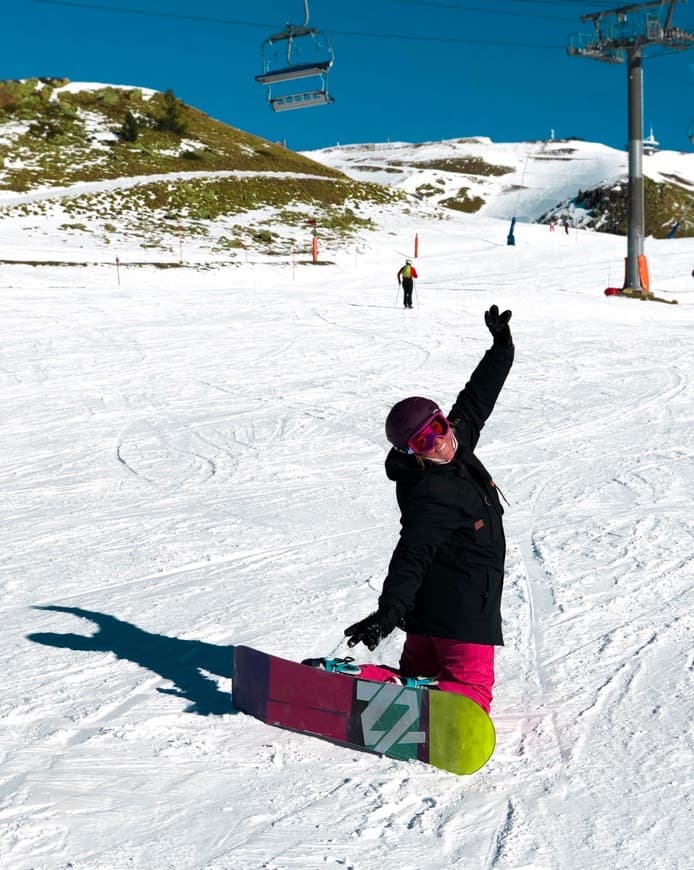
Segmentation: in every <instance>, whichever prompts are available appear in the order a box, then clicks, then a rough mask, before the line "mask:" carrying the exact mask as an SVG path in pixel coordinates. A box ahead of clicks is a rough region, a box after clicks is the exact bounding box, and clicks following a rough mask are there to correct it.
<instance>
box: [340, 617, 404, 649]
mask: <svg viewBox="0 0 694 870" xmlns="http://www.w3.org/2000/svg"><path fill="white" fill-rule="evenodd" d="M399 622H400V615H399V614H398V613H397V611H396V610H395V608H393V607H390V608H388V610H376V611H375V612H374V613H370V614H369V615H368V616H367V617H366V619H360V620H359V622H355V623H354V625H350V627H349V628H346V629H345V637H348V638H349V640H348V641H347V646H348V647H353V646H356V645H357V644H358V643H363V644H364V646H366V647H368V648H369V649H370V650H375V649H376V647H377V646H378V645H379V643H380V642H381V641H382V640H383V638H384V637H387V636H388V635H389V634H390V633H391V631H392V630H393V629H394V628H395V626H396V625H397V624H398V623H399Z"/></svg>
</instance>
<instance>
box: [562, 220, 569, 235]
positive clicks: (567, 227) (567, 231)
mask: <svg viewBox="0 0 694 870" xmlns="http://www.w3.org/2000/svg"><path fill="white" fill-rule="evenodd" d="M562 226H563V227H564V232H565V233H566V235H567V236H568V235H569V222H568V220H567V219H566V218H564V221H563V223H562Z"/></svg>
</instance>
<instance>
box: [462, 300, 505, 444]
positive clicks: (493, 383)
mask: <svg viewBox="0 0 694 870" xmlns="http://www.w3.org/2000/svg"><path fill="white" fill-rule="evenodd" d="M510 319H511V312H510V311H504V312H503V314H499V309H498V308H497V306H496V305H492V306H491V308H490V309H489V311H486V312H485V314H484V321H485V323H486V324H487V328H488V329H489V331H490V332H491V334H492V336H493V339H494V342H493V344H492V346H491V348H490V349H489V350H488V351H487V352H486V353H485V355H484V356H483V357H482V359H481V360H480V362H479V364H478V365H477V368H476V369H475V370H474V372H473V373H472V375H470V380H469V381H468V382H467V384H466V385H465V387H464V388H463V389H462V390H461V391H460V393H458V398H457V399H456V400H455V404H454V405H453V407H452V408H451V410H450V411H449V413H448V419H449V420H450V422H451V424H452V425H453V426H455V427H456V429H457V431H458V432H459V434H460V435H461V437H462V438H463V440H464V441H465V443H466V444H468V445H469V446H470V447H475V445H476V444H477V441H478V440H479V437H480V432H481V430H482V427H483V426H484V423H485V421H486V420H487V418H488V417H489V415H490V414H491V413H492V411H493V410H494V405H495V404H496V400H497V399H498V398H499V393H500V392H501V388H502V387H503V385H504V381H505V380H506V376H507V375H508V373H509V371H510V370H511V366H512V365H513V355H514V346H513V340H512V338H511V329H510V327H509V325H508V323H509V320H510Z"/></svg>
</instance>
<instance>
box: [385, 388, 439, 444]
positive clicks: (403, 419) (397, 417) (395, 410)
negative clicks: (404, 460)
mask: <svg viewBox="0 0 694 870" xmlns="http://www.w3.org/2000/svg"><path fill="white" fill-rule="evenodd" d="M437 412H440V409H439V406H438V405H437V404H436V402H434V401H432V400H431V399H423V398H422V397H421V396H410V398H409V399H403V400H402V401H401V402H398V403H397V404H395V405H393V407H392V408H391V409H390V413H389V414H388V416H387V417H386V438H387V439H388V440H389V441H390V443H391V444H392V445H393V447H395V448H396V449H397V450H405V451H406V450H407V444H408V442H409V440H410V438H412V436H413V435H415V434H416V433H417V432H418V431H419V430H420V429H421V428H422V426H423V425H424V423H426V421H427V420H428V419H429V418H430V417H433V416H434V414H436V413H437Z"/></svg>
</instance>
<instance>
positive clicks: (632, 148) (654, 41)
mask: <svg viewBox="0 0 694 870" xmlns="http://www.w3.org/2000/svg"><path fill="white" fill-rule="evenodd" d="M681 2H683V0H650V2H647V3H638V4H634V5H630V6H621V7H620V8H618V9H610V10H607V9H606V10H603V11H601V12H591V13H589V14H587V15H583V16H581V21H583V22H588V21H591V22H592V23H593V26H594V28H595V33H594V34H593V35H592V36H588V35H587V34H573V35H572V36H571V37H570V39H569V46H568V48H567V52H568V54H569V55H571V56H574V57H588V58H591V59H593V60H599V61H602V62H603V63H624V58H625V57H626V60H627V84H628V129H629V197H628V213H627V221H628V229H627V262H626V274H625V281H624V288H623V292H624V294H625V295H628V296H636V297H638V298H640V299H649V298H652V293H651V292H650V287H649V280H648V269H647V265H646V258H645V256H644V253H643V239H644V232H645V220H644V198H643V53H644V49H646V48H648V47H649V46H651V45H660V46H662V47H663V48H668V49H674V50H679V51H683V50H685V49H687V48H694V33H691V32H688V31H685V30H682V28H679V27H674V26H673V24H672V16H673V12H674V10H675V6H676V5H677V3H681ZM663 6H667V7H668V9H667V14H666V16H665V21H664V23H661V21H660V18H659V17H658V16H657V15H653V14H648V13H647V14H646V19H645V26H644V25H643V23H642V22H639V23H640V27H638V29H637V28H634V29H631V28H630V26H629V17H630V15H631V14H632V13H636V14H639V13H641V12H643V11H644V10H646V9H653V8H655V7H663ZM610 18H613V19H614V23H611V22H609V20H608V19H610Z"/></svg>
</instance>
